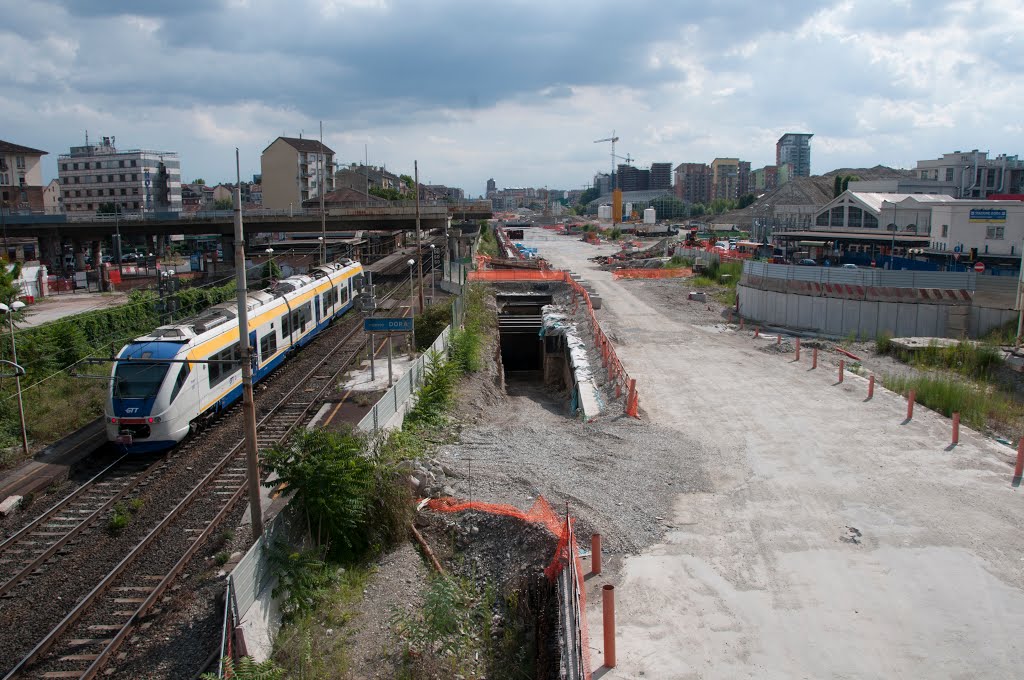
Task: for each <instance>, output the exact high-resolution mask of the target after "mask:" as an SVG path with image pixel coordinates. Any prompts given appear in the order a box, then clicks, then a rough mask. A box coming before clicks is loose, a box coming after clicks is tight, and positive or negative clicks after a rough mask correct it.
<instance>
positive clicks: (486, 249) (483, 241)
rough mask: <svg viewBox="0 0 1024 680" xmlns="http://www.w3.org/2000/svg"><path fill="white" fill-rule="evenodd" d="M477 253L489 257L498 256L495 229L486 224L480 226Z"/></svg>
mask: <svg viewBox="0 0 1024 680" xmlns="http://www.w3.org/2000/svg"><path fill="white" fill-rule="evenodd" d="M477 252H478V253H480V254H481V255H487V256H489V257H497V256H498V239H497V237H495V235H494V228H493V227H491V225H489V224H487V223H486V222H484V223H482V224H481V225H480V241H479V243H478V244H477Z"/></svg>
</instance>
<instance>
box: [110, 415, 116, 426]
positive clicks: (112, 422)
mask: <svg viewBox="0 0 1024 680" xmlns="http://www.w3.org/2000/svg"><path fill="white" fill-rule="evenodd" d="M110 422H111V424H113V425H117V418H113V417H112V418H111V419H110Z"/></svg>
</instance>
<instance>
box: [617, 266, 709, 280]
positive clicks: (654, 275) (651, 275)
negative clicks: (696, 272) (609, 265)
mask: <svg viewBox="0 0 1024 680" xmlns="http://www.w3.org/2000/svg"><path fill="white" fill-rule="evenodd" d="M692 275H693V271H692V270H690V269H687V268H685V267H680V268H679V269H616V270H615V271H613V272H612V278H613V279H682V278H686V277H687V276H692Z"/></svg>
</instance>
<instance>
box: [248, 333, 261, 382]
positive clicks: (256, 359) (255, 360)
mask: <svg viewBox="0 0 1024 680" xmlns="http://www.w3.org/2000/svg"><path fill="white" fill-rule="evenodd" d="M259 351H260V345H259V343H258V342H256V331H249V365H250V366H252V367H253V371H254V372H255V370H256V367H257V366H259V365H260V356H259V354H258V352H259Z"/></svg>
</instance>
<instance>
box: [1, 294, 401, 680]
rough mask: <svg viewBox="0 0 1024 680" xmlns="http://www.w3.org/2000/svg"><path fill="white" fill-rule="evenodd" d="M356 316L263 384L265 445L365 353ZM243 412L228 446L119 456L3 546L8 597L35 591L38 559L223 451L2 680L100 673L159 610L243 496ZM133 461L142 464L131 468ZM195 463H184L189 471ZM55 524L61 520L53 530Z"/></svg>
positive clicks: (69, 545) (197, 445)
mask: <svg viewBox="0 0 1024 680" xmlns="http://www.w3.org/2000/svg"><path fill="white" fill-rule="evenodd" d="M398 292H399V289H398V288H396V289H393V290H392V291H391V292H390V293H388V294H387V295H385V296H383V298H384V299H386V298H388V297H393V296H395V295H396V294H397V293H398ZM354 317H355V319H354V320H355V323H351V324H344V325H342V328H341V330H340V334H341V338H340V340H337V341H336V342H334V344H333V345H331V346H329V348H324V347H323V343H322V341H323V340H327V339H328V338H327V337H324V336H321V337H320V338H318V342H317V343H314V344H313V345H311V347H313V346H315V347H316V348H317V350H318V352H317V353H316V354H314V355H312V356H313V357H314V358H315V360H313V361H312V362H311V364H312V365H311V366H310V367H309V368H308V370H306V371H305V374H304V375H302V376H301V377H300V378H299V379H294V377H295V376H294V375H293V373H294V372H290V373H289V372H283V371H278V372H275V374H273V375H271V376H268V378H267V379H265V380H264V381H262V382H261V383H260V389H261V392H262V395H261V396H262V397H263V398H262V399H260V398H258V399H257V407H258V418H259V421H258V428H257V438H258V442H259V447H260V448H261V449H263V448H266V447H267V446H270V445H272V444H275V443H277V442H281V441H284V440H286V439H287V438H288V437H289V436H290V435H291V433H292V432H294V430H295V428H297V427H299V426H301V425H302V424H304V423H305V422H306V421H308V419H309V418H310V417H311V415H312V411H313V409H314V408H315V407H316V406H317V405H318V404H319V402H320V400H321V399H322V397H323V396H324V395H325V394H326V393H327V392H328V391H329V390H330V389H331V388H332V387H333V386H334V385H335V384H336V383H337V380H338V378H339V377H340V376H341V375H342V373H343V372H344V371H345V370H347V368H348V367H349V366H350V364H351V363H352V361H353V360H354V359H356V358H357V357H358V356H359V355H360V353H361V351H362V349H363V347H364V345H365V338H364V337H363V334H362V330H361V319H362V315H360V314H356V315H354ZM346 318H348V317H346ZM337 335H338V333H335V334H334V336H335V337H336V336H337ZM304 352H308V349H307V350H304ZM297 356H307V357H308V356H310V355H308V354H306V355H303V354H300V355H297ZM307 363H310V362H307ZM287 365H288V364H287V363H286V364H285V366H287ZM286 373H287V374H288V375H287V378H288V379H291V380H288V381H287V382H286V385H290V388H289V389H287V390H286V391H285V392H284V395H283V396H281V397H280V398H279V399H273V403H272V404H271V403H268V399H267V396H269V395H267V392H268V391H273V390H271V388H272V387H274V386H275V385H276V384H277V383H279V382H282V381H284V380H285V379H282V378H280V377H279V376H285V374H286ZM237 411H238V408H237V407H232V408H231V409H228V411H226V412H225V414H223V416H222V419H223V420H225V421H227V422H225V423H223V424H222V425H221V426H220V428H219V431H220V435H221V436H220V437H219V439H220V440H223V439H224V438H225V436H224V435H225V434H226V435H227V436H228V438H229V439H230V440H231V441H232V442H233V444H232V445H230V446H225V445H224V444H223V443H221V444H219V445H218V444H217V443H216V442H212V443H211V442H208V437H206V436H202V435H200V436H196V437H193V438H191V439H190V440H187V442H186V443H185V444H184V446H182V447H179V449H175V450H174V452H173V453H172V454H171V455H170V456H168V457H167V458H166V459H164V461H163V462H162V463H161V464H157V465H151V466H148V467H146V466H140V465H139V463H138V462H137V461H133V460H132V459H128V460H125V459H124V458H122V459H120V460H118V461H116V462H115V463H113V464H111V465H110V466H109V467H108V468H107V469H105V470H103V471H101V472H100V473H99V474H97V475H96V476H94V477H93V479H91V480H90V481H89V482H88V483H87V484H85V485H83V487H82V488H80V489H78V490H77V491H75V492H74V493H73V494H71V495H69V496H68V497H66V498H65V499H63V500H62V501H61V502H60V503H57V504H56V505H55V506H54V507H52V508H50V510H48V511H47V512H46V513H43V515H40V517H38V518H36V519H35V520H33V521H32V522H31V523H30V524H29V525H27V526H26V527H24V528H23V529H21V530H20V531H19V532H18V533H17V534H15V535H13V536H11V537H10V538H9V539H7V540H6V541H5V542H4V543H3V544H0V548H3V549H2V550H0V558H2V559H7V560H9V561H8V562H5V563H4V564H3V565H0V566H3V567H5V568H6V569H5V570H0V581H2V585H0V587H5V590H4V593H8V594H7V595H6V596H5V597H6V598H10V597H12V592H16V591H15V588H16V586H17V585H19V584H24V586H25V589H26V590H31V585H32V575H33V574H35V573H37V572H38V571H40V567H41V566H47V567H49V568H50V569H53V568H55V566H56V565H47V561H48V560H50V561H51V562H53V561H54V560H52V558H53V556H54V555H72V554H74V549H75V546H76V541H75V538H76V537H80V536H81V535H83V534H87V532H88V529H89V527H90V526H93V527H95V526H96V525H97V524H98V523H97V521H96V520H97V519H98V518H100V517H105V516H107V514H108V513H109V510H110V509H111V508H112V507H113V506H114V505H115V504H116V503H118V502H119V501H121V500H124V499H126V498H128V497H130V496H131V495H132V494H133V492H134V493H138V497H139V498H140V499H142V498H145V495H146V494H145V491H144V487H147V486H149V485H151V484H154V483H155V482H154V476H159V475H158V474H157V473H158V472H159V471H161V470H166V469H169V468H170V469H175V466H176V465H181V464H182V463H183V461H189V462H202V461H196V460H194V459H195V458H196V457H197V456H199V455H200V451H201V450H203V449H213V450H216V451H217V453H218V455H216V456H215V459H216V461H215V462H213V463H212V464H207V465H205V466H204V467H203V468H202V470H203V471H205V474H203V475H202V478H201V479H199V481H198V482H196V483H194V484H193V485H192V486H191V488H190V490H189V491H188V493H187V494H186V495H185V496H184V498H182V499H181V500H179V501H178V502H177V504H176V505H175V506H174V508H173V509H172V510H171V511H170V512H168V513H166V515H164V516H163V518H162V519H161V520H160V521H159V522H158V523H157V524H156V525H155V526H153V527H152V529H151V530H150V531H149V532H148V533H146V534H145V536H143V537H142V538H141V540H139V541H138V543H137V544H136V545H135V546H134V547H133V548H131V550H130V551H129V552H128V553H127V554H126V555H125V556H124V557H123V559H121V560H120V561H119V562H118V563H117V564H116V565H115V566H114V567H113V568H112V569H110V570H109V571H108V572H106V574H105V575H104V576H103V577H102V578H101V579H99V581H98V582H96V584H95V585H94V586H93V587H92V589H91V590H89V592H88V593H87V594H86V595H84V596H83V597H81V598H80V599H78V600H77V603H76V604H75V606H74V607H73V608H72V609H70V610H69V611H68V612H67V613H66V615H65V616H64V618H63V619H62V620H61V621H60V622H59V623H58V624H57V625H56V626H54V627H53V628H52V629H50V630H49V632H48V633H47V634H46V635H45V636H43V637H42V639H41V640H40V641H39V642H38V643H37V644H36V645H35V646H34V647H33V649H32V650H31V651H30V652H29V653H28V654H27V655H25V656H24V657H22V658H21V660H20V661H19V662H18V663H17V664H15V665H14V666H13V667H12V668H11V669H10V670H9V672H8V673H7V674H6V676H4V678H5V680H6V679H7V678H15V677H50V678H72V677H81V678H89V677H94V676H95V674H96V673H97V672H98V670H99V669H100V668H101V667H103V665H104V664H105V663H107V662H108V661H109V659H110V657H111V655H112V654H113V653H114V652H116V650H117V649H118V647H120V645H121V644H122V643H123V642H124V640H125V639H126V637H127V635H128V634H129V633H130V632H131V631H132V630H134V629H135V628H136V627H137V626H139V625H143V626H145V625H146V622H145V621H143V619H144V618H145V617H147V616H153V615H154V613H155V612H156V611H157V609H156V607H155V605H156V604H157V603H158V602H159V601H160V599H161V597H162V596H163V594H164V593H165V591H166V590H167V587H168V586H169V584H170V583H171V581H172V580H173V579H174V578H175V576H177V575H178V573H179V572H180V570H181V569H182V568H183V566H184V565H185V564H187V563H188V561H189V559H191V558H192V556H194V555H195V553H196V552H197V551H198V550H199V549H200V548H201V547H202V545H203V544H204V543H205V542H206V539H208V538H209V537H210V535H211V534H212V532H214V531H215V529H216V527H217V525H218V524H219V523H220V522H221V521H222V520H223V519H224V517H226V516H227V514H228V513H229V512H230V510H231V508H232V507H233V506H234V505H235V504H236V503H237V502H238V500H239V499H241V498H242V497H244V495H245V478H246V475H245V459H244V453H243V448H244V446H243V444H244V441H243V439H242V437H241V424H240V422H233V421H240V418H232V416H233V415H234V414H235V412H237ZM225 449H228V453H227V454H226V455H224V454H223V452H224V451H225ZM136 467H140V468H141V469H133V468H136ZM194 467H196V466H195V465H194V466H188V467H186V469H187V470H190V471H191V470H193V469H194ZM179 496H180V494H179ZM169 504H170V503H165V504H164V507H166V506H167V505H169ZM61 520H64V522H61ZM55 524H56V525H57V526H63V527H64V528H55V526H54V525H55ZM40 534H42V536H40ZM47 534H52V535H50V536H47ZM82 543H83V544H87V543H88V542H86V541H83V542H82ZM14 546H19V547H17V548H15V547H14ZM83 592H84V589H83ZM57 599H60V598H59V597H58V598H57ZM2 613H3V612H2V611H0V614H2Z"/></svg>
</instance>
